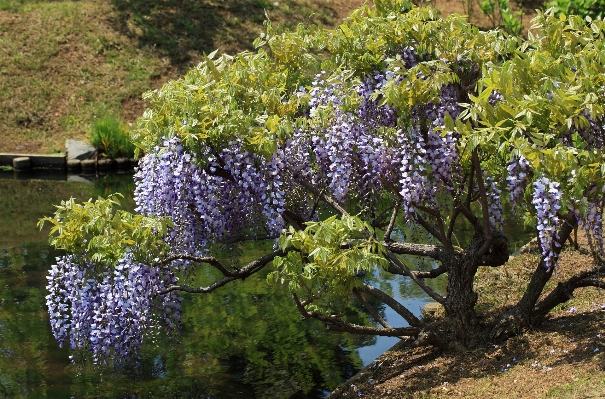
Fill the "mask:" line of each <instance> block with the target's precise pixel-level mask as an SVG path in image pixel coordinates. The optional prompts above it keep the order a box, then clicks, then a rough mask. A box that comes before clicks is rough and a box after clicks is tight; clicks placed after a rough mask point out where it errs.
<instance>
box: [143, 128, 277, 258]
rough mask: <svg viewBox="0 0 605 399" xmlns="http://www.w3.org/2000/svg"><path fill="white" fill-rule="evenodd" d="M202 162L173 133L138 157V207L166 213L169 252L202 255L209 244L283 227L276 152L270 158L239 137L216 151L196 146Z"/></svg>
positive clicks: (146, 211)
mask: <svg viewBox="0 0 605 399" xmlns="http://www.w3.org/2000/svg"><path fill="white" fill-rule="evenodd" d="M198 157H203V158H204V161H205V167H203V168H202V167H201V166H200V164H199V163H198V161H197V160H196V159H194V157H193V156H192V155H191V154H189V153H188V152H187V151H186V150H185V148H184V147H183V145H182V144H181V143H180V141H179V140H178V138H176V137H175V138H172V139H170V140H165V141H164V148H157V149H156V151H155V152H154V153H151V154H148V155H146V156H145V157H144V158H143V159H142V160H141V162H140V163H139V170H138V172H137V173H136V175H135V181H136V184H137V187H136V190H135V200H136V202H137V205H138V207H137V209H136V210H137V212H140V213H143V214H145V215H157V216H170V217H171V219H172V222H173V223H174V228H173V229H170V231H169V234H168V237H167V241H168V243H169V244H170V246H171V248H172V252H173V253H187V254H191V255H203V254H204V253H203V252H204V250H205V249H206V248H207V247H208V245H209V244H211V243H213V242H217V241H221V240H225V239H230V238H236V237H238V236H239V235H241V234H243V232H244V231H246V230H248V229H252V231H255V229H256V230H258V229H261V228H262V226H263V225H264V226H265V227H266V229H267V230H268V231H269V233H270V234H271V235H278V234H279V233H280V232H281V230H282V228H283V227H284V222H283V219H282V213H283V211H284V207H285V192H284V187H283V185H284V183H283V179H282V177H281V171H282V169H283V166H284V165H283V162H282V160H281V158H280V157H274V158H273V159H271V160H270V161H268V160H266V159H265V158H263V157H262V156H260V155H257V154H253V153H250V152H248V151H247V150H246V149H245V148H244V146H243V144H242V142H241V140H238V141H232V142H230V143H229V144H228V146H227V147H226V148H225V149H223V150H222V151H220V152H219V153H218V154H215V153H214V152H213V151H212V150H211V149H210V148H206V149H205V150H203V151H201V153H200V154H199V155H198Z"/></svg>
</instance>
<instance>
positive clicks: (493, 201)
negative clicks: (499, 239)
mask: <svg viewBox="0 0 605 399" xmlns="http://www.w3.org/2000/svg"><path fill="white" fill-rule="evenodd" d="M483 177H484V180H485V191H486V197H487V207H488V210H487V213H488V215H489V223H490V225H491V227H492V228H493V229H495V230H502V225H503V224H504V218H503V217H502V201H501V199H500V198H501V196H500V194H501V191H500V190H499V189H498V185H497V184H496V181H495V180H494V179H492V178H491V177H489V176H488V175H487V174H486V173H485V172H484V173H483Z"/></svg>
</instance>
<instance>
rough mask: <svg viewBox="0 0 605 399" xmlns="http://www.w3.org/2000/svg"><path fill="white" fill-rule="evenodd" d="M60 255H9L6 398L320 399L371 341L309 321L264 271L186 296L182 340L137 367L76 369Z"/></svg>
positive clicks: (3, 340)
mask: <svg viewBox="0 0 605 399" xmlns="http://www.w3.org/2000/svg"><path fill="white" fill-rule="evenodd" d="M57 255H58V252H57V251H54V250H51V249H50V248H49V247H48V246H47V245H45V244H29V245H24V246H23V247H15V248H11V249H5V250H2V251H1V252H0V376H1V377H0V397H11V398H12V397H25V396H27V395H33V396H48V397H70V396H75V397H78V398H92V397H95V398H115V397H125V396H128V397H130V396H132V395H135V396H137V397H187V398H197V397H199V398H206V397H212V398H251V397H257V398H269V397H270V398H313V397H321V396H322V390H326V389H327V390H329V389H333V388H335V387H336V386H337V385H338V384H340V383H341V382H342V381H343V380H344V379H346V378H348V377H350V376H352V375H353V374H355V373H356V372H357V371H358V370H359V369H360V368H361V361H360V359H359V357H358V355H357V352H356V351H355V348H357V347H359V346H360V345H362V344H367V342H366V341H367V339H368V338H363V337H349V336H347V335H346V334H342V333H335V334H330V333H326V331H325V328H324V326H323V325H322V324H320V323H318V322H315V321H304V320H301V319H300V316H299V314H298V313H297V311H296V309H295V308H294V307H293V306H292V302H291V301H292V299H291V298H290V297H289V295H288V293H287V291H286V290H279V289H277V290H275V289H270V288H271V286H270V285H269V284H267V283H266V281H265V280H264V277H263V276H260V275H257V276H252V277H251V278H250V279H248V280H247V281H246V284H233V285H230V286H227V287H224V289H223V292H222V295H208V296H203V297H200V296H192V297H191V298H186V300H185V303H186V306H184V328H183V335H182V337H181V342H180V344H178V343H176V344H175V343H174V342H164V341H162V342H159V343H158V345H157V346H155V345H147V347H146V348H145V350H144V351H143V354H142V358H141V359H140V360H139V361H138V363H137V364H136V365H134V366H133V367H132V368H130V369H126V368H125V369H122V370H115V369H113V370H112V369H103V368H100V369H99V368H95V367H93V366H92V365H91V364H87V365H84V366H78V367H75V366H72V365H71V364H70V363H69V361H68V350H67V349H59V348H57V346H56V345H57V344H56V343H55V342H54V340H53V338H52V336H51V332H50V328H49V322H48V315H47V313H46V306H45V298H44V297H45V295H46V292H45V289H44V286H45V284H46V278H45V276H46V273H47V269H48V266H49V264H50V262H52V260H53V259H54V258H55V256H57ZM208 277H209V276H199V278H201V279H203V278H208ZM370 339H373V337H371V338H370ZM167 348H170V349H167Z"/></svg>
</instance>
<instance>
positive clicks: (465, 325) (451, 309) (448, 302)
mask: <svg viewBox="0 0 605 399" xmlns="http://www.w3.org/2000/svg"><path fill="white" fill-rule="evenodd" d="M477 267H478V266H477V262H476V261H475V260H474V257H472V256H468V255H467V256H463V257H462V259H460V260H459V261H457V262H452V263H451V264H450V265H449V267H448V271H449V273H448V281H447V290H448V292H447V296H446V298H445V302H444V304H443V306H444V308H445V314H446V317H447V318H448V319H449V321H450V323H451V327H452V332H453V338H454V339H455V340H456V341H458V342H459V343H461V344H462V345H463V346H465V347H467V346H472V345H473V337H474V336H475V335H476V334H475V330H476V328H477V325H478V322H477V316H476V314H475V305H476V304H477V299H478V296H477V293H476V292H474V291H473V281H474V277H475V273H476V272H477Z"/></svg>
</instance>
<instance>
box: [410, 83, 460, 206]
mask: <svg viewBox="0 0 605 399" xmlns="http://www.w3.org/2000/svg"><path fill="white" fill-rule="evenodd" d="M460 111H461V109H460V106H459V105H458V103H457V93H456V89H455V88H454V86H453V85H447V86H443V87H442V89H441V101H440V102H439V103H436V104H435V103H428V104H426V106H424V107H416V109H415V110H414V112H413V117H412V124H411V126H410V127H408V129H407V135H405V133H404V134H403V135H399V137H398V140H399V145H400V150H401V157H402V160H401V179H400V184H401V191H400V194H401V196H402V197H403V201H404V204H405V210H406V211H407V212H408V216H412V215H413V213H414V205H425V206H432V205H435V204H436V199H437V196H438V193H439V191H440V190H445V191H446V192H450V193H451V192H452V191H453V190H454V177H453V176H454V173H455V172H456V170H457V167H458V149H457V147H456V142H457V139H458V137H457V136H456V135H455V133H453V132H450V131H446V130H445V126H444V118H445V115H446V114H449V115H450V116H451V117H452V118H453V119H455V118H456V117H458V115H459V114H460ZM422 121H426V124H427V125H428V126H427V132H426V134H423V129H422V127H421V126H422Z"/></svg>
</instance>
